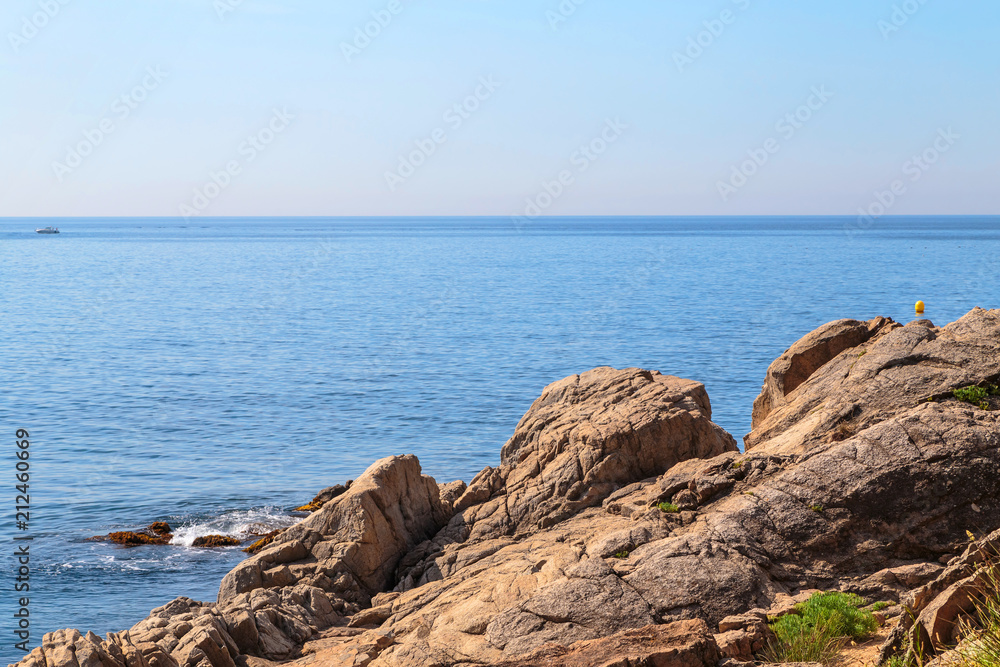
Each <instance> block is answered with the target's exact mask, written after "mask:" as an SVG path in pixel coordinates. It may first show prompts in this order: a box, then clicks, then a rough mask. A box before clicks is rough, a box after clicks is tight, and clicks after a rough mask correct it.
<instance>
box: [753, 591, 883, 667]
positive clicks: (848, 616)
mask: <svg viewBox="0 0 1000 667" xmlns="http://www.w3.org/2000/svg"><path fill="white" fill-rule="evenodd" d="M863 604H864V600H863V599H861V598H860V597H859V596H857V595H854V594H852V593H840V592H829V593H816V594H815V595H813V596H812V597H811V598H809V599H808V600H806V601H805V602H801V603H799V604H797V605H795V612H794V613H792V614H787V615H785V616H782V617H780V618H778V619H777V620H776V621H775V622H774V623H772V624H771V629H772V630H774V634H775V636H776V637H777V640H776V641H773V642H771V643H770V644H769V645H768V646H767V648H766V649H765V650H764V658H765V659H766V660H767V661H768V662H821V663H827V662H830V661H831V660H832V659H833V658H834V657H835V656H836V654H837V651H838V650H839V649H840V646H841V645H842V644H843V643H844V642H845V641H846V640H848V639H854V640H863V639H867V638H868V637H869V636H871V634H872V633H874V632H875V630H876V628H878V622H877V621H876V620H875V617H874V616H873V615H872V613H871V612H870V611H866V610H864V609H861V608H860V607H861V606H862V605H863Z"/></svg>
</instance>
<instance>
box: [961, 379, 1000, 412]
mask: <svg viewBox="0 0 1000 667" xmlns="http://www.w3.org/2000/svg"><path fill="white" fill-rule="evenodd" d="M951 395H952V396H954V397H955V398H957V399H958V400H960V401H962V402H963V403H968V404H970V405H975V406H978V407H979V408H981V409H983V410H989V409H990V402H989V397H990V396H1000V387H997V386H996V385H986V386H985V387H977V386H975V385H971V386H969V387H962V388H961V389H954V390H952V392H951Z"/></svg>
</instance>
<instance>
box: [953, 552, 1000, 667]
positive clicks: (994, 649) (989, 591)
mask: <svg viewBox="0 0 1000 667" xmlns="http://www.w3.org/2000/svg"><path fill="white" fill-rule="evenodd" d="M982 580H983V583H982V585H981V586H980V588H979V591H978V594H977V595H976V596H975V599H974V601H973V603H974V605H975V611H976V613H975V623H971V622H969V621H967V620H965V619H963V620H962V621H961V625H960V628H961V630H960V632H961V635H962V640H963V641H962V644H961V645H960V646H959V648H958V655H959V662H958V664H959V665H960V666H961V667H1000V571H998V569H997V565H995V564H991V565H989V566H988V567H987V568H986V569H984V570H983V575H982Z"/></svg>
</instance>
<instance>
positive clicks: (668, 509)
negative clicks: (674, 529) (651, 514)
mask: <svg viewBox="0 0 1000 667" xmlns="http://www.w3.org/2000/svg"><path fill="white" fill-rule="evenodd" d="M657 507H659V508H660V511H661V512H663V513H665V514H677V513H678V512H680V511H681V508H680V507H678V506H677V505H674V504H673V503H660V504H659V505H657Z"/></svg>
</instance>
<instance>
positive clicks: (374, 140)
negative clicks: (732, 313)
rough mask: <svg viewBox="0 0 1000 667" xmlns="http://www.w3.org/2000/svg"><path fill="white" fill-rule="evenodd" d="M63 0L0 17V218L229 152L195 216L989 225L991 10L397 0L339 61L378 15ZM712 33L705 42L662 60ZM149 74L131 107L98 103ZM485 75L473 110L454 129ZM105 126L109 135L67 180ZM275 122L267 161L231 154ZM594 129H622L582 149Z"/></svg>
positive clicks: (119, 188)
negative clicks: (592, 149) (563, 9)
mask: <svg viewBox="0 0 1000 667" xmlns="http://www.w3.org/2000/svg"><path fill="white" fill-rule="evenodd" d="M577 1H579V0H577ZM62 2H66V4H60V0H4V7H3V9H2V10H0V29H2V33H3V36H4V39H3V43H2V44H0V90H2V98H0V183H2V186H0V217H2V216H27V215H53V216H55V215H81V216H91V215H95V216H101V215H109V216H112V215H115V216H117V215H157V216H160V215H162V216H176V215H179V214H180V212H183V210H182V209H181V207H182V206H188V207H191V208H192V209H193V208H196V204H197V203H198V201H197V197H196V196H195V190H196V189H197V190H199V191H200V192H201V193H202V194H204V188H205V186H206V185H207V184H211V183H212V181H211V173H212V172H219V171H220V170H224V169H225V168H226V165H227V163H233V164H235V167H236V168H235V175H232V176H229V175H226V176H221V177H220V176H217V180H219V181H220V182H223V183H227V185H226V186H225V187H223V188H218V189H217V191H216V190H215V189H214V185H212V186H210V188H209V194H211V195H213V196H212V197H208V198H206V199H204V200H202V201H201V204H204V206H203V207H202V214H203V215H211V216H228V215H234V216H236V215H333V216H336V215H436V214H439V215H510V214H515V213H518V214H520V213H523V212H524V211H525V209H526V207H527V203H526V199H529V198H530V199H532V200H534V201H536V202H539V201H540V203H542V204H545V206H543V207H542V208H541V210H542V211H543V212H544V213H545V214H548V215H578V214H589V215H603V214H608V215H613V214H628V215H680V214H684V215H688V214H706V215H716V214H719V215H740V214H854V213H855V212H856V211H857V209H858V207H862V206H864V207H868V206H869V205H870V204H871V203H872V202H873V201H875V195H874V193H875V191H877V190H878V191H882V190H887V189H888V188H889V187H890V184H891V183H892V182H893V181H894V180H896V179H900V180H902V181H904V182H905V184H906V189H905V192H904V193H903V194H901V195H899V196H898V197H896V198H895V201H894V202H893V204H892V206H890V207H889V210H888V212H889V213H892V214H936V213H950V214H965V213H969V214H975V213H998V206H997V204H998V201H1000V196H998V194H997V192H998V191H1000V189H998V188H997V186H996V180H997V176H998V175H1000V129H998V119H1000V86H998V84H1000V49H997V46H996V36H997V34H998V29H1000V3H997V2H996V1H995V0H924V2H923V3H922V4H921V3H920V2H919V0H907V3H904V2H902V1H901V0H771V1H770V2H765V1H764V0H712V1H708V2H694V1H692V0H656V1H645V0H642V1H640V0H634V1H629V0H619V1H617V2H611V1H610V0H585V1H583V2H582V4H580V5H579V6H578V7H576V11H575V12H574V13H573V14H572V15H571V16H569V17H568V18H567V20H565V21H564V22H560V23H559V24H558V25H557V26H556V27H555V28H553V27H552V26H551V25H550V17H551V14H549V15H548V16H547V13H549V12H558V11H559V6H560V0H548V1H546V0H531V1H529V0H503V1H501V0H398V2H399V5H398V6H396V8H397V9H400V11H399V12H398V13H397V14H395V15H392V21H391V22H390V23H389V24H388V25H386V26H385V27H384V28H382V29H381V33H380V34H379V35H378V36H377V37H375V38H374V39H372V40H371V43H370V45H368V46H367V47H366V48H364V49H363V50H360V53H355V54H353V55H352V57H351V58H350V61H349V59H348V58H347V57H345V55H344V53H343V52H342V43H343V42H351V41H352V40H353V39H354V36H355V29H356V28H362V29H363V28H364V26H365V24H366V23H367V22H370V21H371V20H372V12H379V11H381V10H386V8H388V7H389V6H390V5H391V4H392V2H391V1H390V0H363V1H362V0H355V1H352V2H340V1H332V2H331V1H330V0H325V1H322V2H321V1H320V0H299V1H292V0H288V1H281V0H243V2H242V3H240V2H238V0H217V1H216V2H213V0H101V1H100V2H96V1H94V0H68V1H67V0H62ZM225 2H229V3H230V4H232V5H236V6H235V7H234V8H233V11H231V12H226V13H225V14H224V17H223V18H220V16H219V12H218V11H217V8H216V7H217V6H219V5H220V4H221V3H225ZM570 2H572V0H566V3H564V4H569V3H570ZM904 4H909V5H910V7H909V8H910V9H911V10H912V9H913V8H917V10H916V11H915V13H913V14H912V15H905V18H906V21H905V23H904V22H902V20H901V17H903V16H904V14H897V17H896V18H897V22H898V23H901V25H900V26H899V29H898V30H896V31H893V32H891V33H887V32H886V31H885V30H884V26H885V25H886V24H883V29H880V27H879V22H880V21H891V19H892V15H893V11H894V9H893V7H894V5H895V6H896V7H900V8H901V7H902V5H904ZM43 5H50V7H49V11H50V13H53V14H54V15H53V16H52V17H51V18H49V17H47V16H46V17H44V19H45V20H42V19H40V18H39V17H36V16H35V15H37V14H38V13H39V12H41V11H43V10H42V9H40V6H43ZM56 7H57V8H58V10H57V11H55V10H54V8H56ZM724 11H728V12H730V13H729V14H723V12H724ZM33 17H35V18H33ZM720 18H722V19H725V20H728V24H725V23H723V22H722V21H719V22H718V23H715V24H712V23H711V22H712V21H713V20H716V19H720ZM26 21H27V24H26V23H25V22H26ZM33 21H34V22H35V23H40V24H45V25H43V26H42V27H40V28H38V29H37V30H33V27H34V26H32V25H31V23H32V22H33ZM706 21H709V22H710V27H713V28H715V29H716V31H717V32H719V33H720V34H718V35H711V34H709V33H707V32H704V34H702V35H701V39H702V42H703V43H705V44H707V46H706V47H705V48H704V49H703V52H702V53H701V54H700V55H698V54H697V52H696V51H692V53H694V54H695V55H698V57H696V58H693V59H692V60H691V61H690V62H685V63H682V66H681V67H679V66H678V63H677V58H676V56H675V53H682V54H683V53H684V51H685V50H686V49H687V48H688V45H689V42H688V40H689V38H690V39H695V40H696V39H698V37H699V33H702V32H703V31H705V30H706V27H705V23H704V22H706ZM720 26H721V27H722V30H721V31H720V30H719V28H720ZM148 68H152V70H153V71H156V68H159V71H160V72H162V73H165V77H164V78H162V81H157V80H156V79H154V78H151V77H150V76H149V75H148V74H147V71H148ZM483 77H485V78H487V79H489V78H490V77H492V79H493V80H494V81H495V82H498V83H499V84H500V86H499V88H497V89H496V90H494V91H492V92H489V91H488V90H487V89H486V88H484V87H479V86H480V83H479V82H480V80H481V78H483ZM144 79H145V83H146V88H145V89H140V90H139V91H138V94H137V97H142V98H144V99H142V100H141V101H138V100H136V99H131V100H129V102H130V103H131V104H132V106H134V107H135V108H133V109H127V107H125V106H124V103H123V102H121V101H119V102H118V103H117V104H115V103H114V101H115V100H116V98H120V97H121V96H122V95H131V94H132V93H131V92H130V91H133V89H135V88H136V86H141V85H142V84H143V82H144ZM477 87H479V92H480V96H481V97H484V98H486V99H484V100H482V101H477V102H476V104H478V107H479V108H478V109H476V110H475V111H474V112H471V113H468V114H467V115H468V118H467V119H465V118H463V119H461V125H460V126H458V125H457V121H455V118H457V116H455V115H451V116H450V117H449V118H448V119H446V118H445V112H446V111H447V110H448V109H449V108H451V107H452V106H453V105H455V104H456V103H461V102H462V101H463V100H464V99H465V98H467V97H468V96H469V95H472V94H474V92H475V91H476V90H477ZM814 87H816V88H817V89H821V88H823V87H825V90H828V91H830V92H831V93H832V94H833V95H832V97H830V98H829V100H827V101H825V102H820V101H819V100H818V98H814V99H813V100H812V102H813V105H814V107H817V108H816V109H814V110H813V111H811V112H809V113H808V114H806V115H810V114H811V117H810V118H809V119H808V120H807V121H805V122H803V123H801V127H800V128H796V129H795V131H794V135H792V136H787V134H788V130H787V128H788V126H787V125H786V126H784V129H783V130H779V128H778V127H777V126H776V123H777V122H778V121H779V120H780V119H781V118H782V117H784V116H785V115H786V114H788V113H794V112H795V111H796V110H797V109H798V108H799V107H800V105H802V104H804V103H806V102H807V100H808V98H809V96H810V94H811V93H810V91H811V89H813V88H814ZM473 106H475V105H473ZM126 109H127V110H128V116H127V117H124V110H126ZM275 109H277V110H279V111H281V112H282V113H284V110H287V113H288V114H290V115H291V116H294V118H291V119H287V118H281V117H279V118H275V117H274V114H275V112H274V110H275ZM616 119H617V120H619V121H620V123H622V124H624V125H626V126H627V127H626V128H625V129H624V130H618V132H619V133H620V136H619V135H618V134H615V132H610V133H609V132H608V131H607V130H606V129H605V128H607V122H608V121H609V120H611V121H615V120H616ZM102 120H103V121H104V126H105V127H109V123H110V126H111V127H113V132H111V133H110V134H107V135H106V136H104V137H103V138H102V139H101V141H100V144H99V145H97V146H96V147H94V148H93V150H92V152H91V153H90V154H89V155H87V156H81V158H80V160H79V162H78V163H77V164H76V166H72V168H70V163H71V162H72V161H73V159H72V158H71V157H69V156H68V155H67V151H68V149H69V148H70V147H74V146H79V145H80V143H81V142H84V143H86V142H87V141H89V140H88V139H86V136H87V134H88V133H89V136H90V137H91V138H94V137H96V136H98V135H96V134H95V132H99V131H100V127H101V124H102ZM269 124H271V126H272V129H273V128H279V129H280V131H279V132H277V133H275V134H274V136H273V142H272V143H270V144H268V145H267V146H265V147H264V149H263V150H262V151H257V150H256V149H253V148H252V146H250V144H243V142H244V141H245V140H246V139H247V137H248V136H250V135H256V134H258V133H259V132H261V131H262V130H263V131H265V132H264V137H263V138H264V139H268V138H271V137H269V136H268V132H270V131H272V130H267V129H266V128H268V126H269ZM948 128H951V132H952V136H954V135H959V138H957V139H953V140H951V141H950V142H947V143H942V142H941V141H939V142H938V148H941V147H944V146H947V148H948V150H947V152H944V153H939V154H937V155H934V151H935V150H936V149H933V148H932V147H933V146H934V142H935V140H936V138H937V137H938V136H939V130H948ZM438 129H440V130H442V131H443V134H442V133H439V134H438V138H439V139H440V138H442V137H443V138H445V141H444V142H443V143H440V144H437V145H435V150H434V153H433V154H432V155H430V156H429V157H426V158H425V159H424V160H422V162H423V164H421V165H420V166H419V167H417V168H416V169H414V171H413V173H412V175H408V176H407V177H406V178H405V179H403V180H402V182H400V181H398V180H396V181H395V183H394V186H393V187H392V188H391V187H390V186H389V184H388V183H387V178H386V172H393V171H396V170H397V169H398V167H399V156H400V155H406V154H408V153H410V152H411V151H412V150H414V149H415V145H414V142H415V141H416V140H425V139H427V138H428V137H431V136H432V134H433V133H434V131H435V130H438ZM602 132H604V133H605V135H606V138H607V137H612V138H616V140H615V141H614V142H613V143H610V144H609V145H608V146H607V148H606V150H605V152H604V153H603V154H602V155H600V156H597V155H594V156H593V157H594V159H591V158H588V157H581V156H582V154H579V153H577V151H578V149H579V147H580V146H581V145H582V144H585V143H590V142H591V141H592V140H594V139H597V138H599V137H601V134H602ZM768 139H774V140H775V142H776V144H777V145H778V146H779V150H778V151H777V152H776V153H774V154H770V155H768V159H767V162H766V164H764V165H762V166H760V167H757V168H756V169H754V168H753V167H754V166H755V165H748V166H747V167H746V170H747V171H753V172H754V173H753V174H752V175H751V176H750V177H749V178H748V179H747V180H746V182H745V184H741V185H740V186H739V187H737V188H735V191H731V192H729V193H728V194H727V196H726V197H725V198H724V197H723V196H722V194H721V193H720V190H719V182H720V181H729V179H730V178H731V175H732V168H733V166H734V165H739V164H740V163H742V162H743V161H744V160H746V159H748V154H747V151H757V154H758V155H761V153H760V151H761V150H762V147H763V146H764V145H765V142H766V141H767V140H768ZM425 145H429V144H426V142H425ZM774 145H775V144H772V147H773V146H774ZM597 147H598V148H599V147H600V142H598V144H597ZM928 149H930V150H931V151H932V153H931V157H935V158H936V159H937V161H936V162H935V163H934V164H932V165H931V164H928V165H926V167H927V168H926V169H921V170H919V172H914V171H913V169H912V165H909V166H910V170H909V173H910V174H916V173H919V177H917V178H914V177H913V176H911V175H908V173H907V169H906V166H904V165H905V163H906V162H907V161H908V160H909V159H910V158H911V157H912V156H914V155H918V154H920V153H923V152H924V151H925V150H928ZM83 150H84V151H87V150H88V147H87V146H86V145H85V146H83ZM251 155H252V156H253V159H250V158H251ZM417 157H418V160H417V161H421V160H419V158H420V157H422V156H417ZM59 165H62V167H60V166H59ZM584 167H586V169H585V170H584V169H583V168H584ZM561 171H565V172H568V179H567V180H568V183H567V184H566V185H565V186H564V187H562V188H561V192H559V191H558V190H559V188H556V189H554V190H553V191H555V192H557V193H558V194H557V196H555V197H552V198H546V196H544V194H543V193H545V190H544V189H543V186H542V182H543V181H553V180H557V179H558V176H559V174H560V172H561ZM404 172H405V173H408V172H407V171H406V170H405V169H404ZM398 173H402V172H397V174H398ZM736 182H740V179H739V178H737V181H736ZM550 189H552V188H551V187H550ZM540 195H541V199H540V200H539V196H540Z"/></svg>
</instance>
